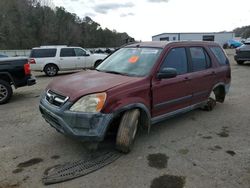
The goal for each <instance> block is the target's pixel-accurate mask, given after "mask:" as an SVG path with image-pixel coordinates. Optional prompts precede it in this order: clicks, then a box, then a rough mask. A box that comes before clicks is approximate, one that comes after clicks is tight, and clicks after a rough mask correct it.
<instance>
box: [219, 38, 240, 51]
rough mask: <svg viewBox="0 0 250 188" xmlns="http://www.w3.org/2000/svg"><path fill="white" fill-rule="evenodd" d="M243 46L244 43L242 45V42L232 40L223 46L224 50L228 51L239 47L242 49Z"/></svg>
mask: <svg viewBox="0 0 250 188" xmlns="http://www.w3.org/2000/svg"><path fill="white" fill-rule="evenodd" d="M242 44H243V43H241V42H240V41H237V40H233V39H231V40H229V41H227V43H225V44H224V45H223V48H224V49H227V48H238V47H240V46H241V45H242Z"/></svg>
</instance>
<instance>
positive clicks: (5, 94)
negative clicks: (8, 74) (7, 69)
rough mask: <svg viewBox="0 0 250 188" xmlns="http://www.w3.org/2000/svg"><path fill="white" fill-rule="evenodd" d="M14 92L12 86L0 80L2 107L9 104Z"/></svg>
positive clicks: (0, 101) (0, 102)
mask: <svg viewBox="0 0 250 188" xmlns="http://www.w3.org/2000/svg"><path fill="white" fill-rule="evenodd" d="M12 94H13V90H12V87H11V85H10V84H9V83H8V82H6V81H4V80H0V105H1V104H5V103H7V102H8V101H9V100H10V98H11V97H12Z"/></svg>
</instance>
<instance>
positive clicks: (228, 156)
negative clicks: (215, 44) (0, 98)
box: [0, 50, 250, 188]
mask: <svg viewBox="0 0 250 188" xmlns="http://www.w3.org/2000/svg"><path fill="white" fill-rule="evenodd" d="M227 53H228V55H229V57H230V60H231V68H232V83H231V89H230V92H229V94H228V96H227V98H226V101H225V103H223V104H218V105H217V106H216V108H215V109H214V110H213V111H211V112H204V111H201V110H195V111H192V112H189V113H187V114H185V115H182V116H179V117H176V118H173V119H170V120H167V121H164V122H162V123H159V124H157V125H155V126H153V127H152V130H151V132H150V134H149V135H148V134H140V135H139V136H138V138H137V140H136V143H135V147H134V149H133V151H132V152H131V153H130V154H128V155H123V156H121V157H120V158H119V159H118V160H116V161H115V162H114V163H112V164H110V165H108V166H106V167H104V168H102V169H100V170H98V171H96V172H94V173H91V174H89V175H87V176H84V177H80V178H77V179H74V180H71V181H68V182H64V183H59V184H54V185H50V186H46V187H93V188H98V187H102V188H103V187H114V188H116V187H131V188H133V187H152V188H162V187H169V186H170V185H172V187H176V188H178V187H186V188H196V187H197V188H199V187H202V188H212V187H218V188H221V187H226V188H237V187H239V188H249V187H250V148H249V146H250V126H249V125H250V116H249V112H250V105H249V104H250V103H249V101H250V95H249V94H250V84H249V80H248V78H249V77H250V76H249V72H250V66H249V64H248V65H244V66H238V65H236V63H235V61H234V60H233V53H234V51H233V50H228V51H227ZM65 74H68V73H64V74H60V75H59V77H63V76H64V75H65ZM35 76H36V78H37V84H36V85H35V86H32V87H25V88H20V89H18V90H16V91H15V92H14V96H13V98H12V100H11V101H10V103H8V104H6V105H2V106H0V117H1V118H0V134H1V136H0V159H1V160H0V167H1V168H0V188H5V187H7V188H8V187H43V186H44V185H43V184H42V176H43V173H44V171H45V170H46V169H47V168H49V167H52V166H55V165H58V164H64V163H67V162H71V161H76V160H79V159H82V158H83V157H84V156H86V155H88V152H89V150H87V149H86V144H83V143H80V142H77V141H74V140H71V139H69V138H66V137H64V136H63V135H61V134H59V133H57V132H56V131H55V130H54V129H53V128H51V127H50V126H49V125H48V124H47V123H46V122H45V121H44V120H43V119H42V117H41V115H40V113H39V110H38V104H39V96H40V94H41V92H42V91H43V90H44V88H45V87H46V85H47V84H48V82H49V81H50V80H51V78H48V77H45V76H44V75H43V74H42V73H35Z"/></svg>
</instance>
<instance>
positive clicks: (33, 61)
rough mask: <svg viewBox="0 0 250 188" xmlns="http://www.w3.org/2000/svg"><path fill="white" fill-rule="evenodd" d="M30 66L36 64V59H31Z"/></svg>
mask: <svg viewBox="0 0 250 188" xmlns="http://www.w3.org/2000/svg"><path fill="white" fill-rule="evenodd" d="M28 63H29V64H36V61H35V59H29V62H28Z"/></svg>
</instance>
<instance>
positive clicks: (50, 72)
mask: <svg viewBox="0 0 250 188" xmlns="http://www.w3.org/2000/svg"><path fill="white" fill-rule="evenodd" d="M44 72H45V74H46V75H47V76H56V75H57V73H58V67H57V66H56V65H53V64H48V65H46V66H45V68H44Z"/></svg>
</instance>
